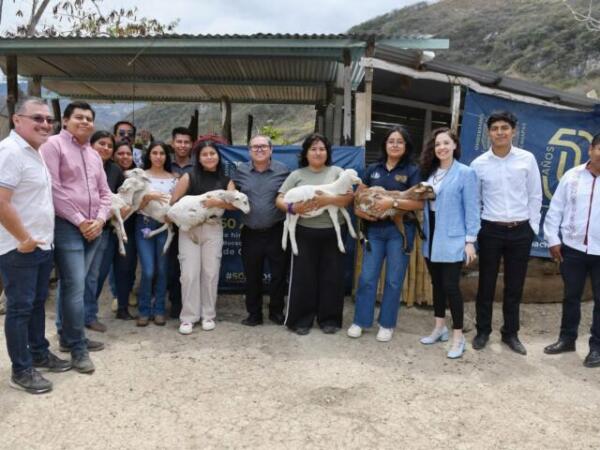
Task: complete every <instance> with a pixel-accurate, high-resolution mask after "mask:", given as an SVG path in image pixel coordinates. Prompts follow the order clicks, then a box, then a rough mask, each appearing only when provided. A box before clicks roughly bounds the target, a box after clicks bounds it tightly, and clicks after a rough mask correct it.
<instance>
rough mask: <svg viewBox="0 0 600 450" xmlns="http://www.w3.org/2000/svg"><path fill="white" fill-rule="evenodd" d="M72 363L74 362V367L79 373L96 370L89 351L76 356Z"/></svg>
mask: <svg viewBox="0 0 600 450" xmlns="http://www.w3.org/2000/svg"><path fill="white" fill-rule="evenodd" d="M71 363H72V364H73V369H75V370H76V371H77V372H79V373H89V374H91V373H93V372H94V370H96V367H94V363H93V362H92V360H91V359H90V355H88V353H87V352H86V353H83V354H82V355H78V356H74V357H73V358H72V359H71Z"/></svg>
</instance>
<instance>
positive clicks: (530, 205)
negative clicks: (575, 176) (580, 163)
mask: <svg viewBox="0 0 600 450" xmlns="http://www.w3.org/2000/svg"><path fill="white" fill-rule="evenodd" d="M516 125H517V118H516V117H515V116H514V115H513V114H512V113H510V112H507V111H500V112H495V113H493V114H492V115H490V117H489V118H488V121H487V128H488V134H489V138H490V141H491V148H490V150H488V151H487V152H485V153H484V154H483V155H481V156H479V157H477V158H476V159H475V160H474V161H473V162H472V163H471V167H472V168H473V169H475V171H476V172H477V177H478V178H479V183H480V189H481V197H480V198H481V202H482V212H481V230H480V231H479V235H478V238H477V241H478V244H479V287H478V290H477V305H476V309H477V335H476V336H475V339H473V348H474V349H475V350H480V349H482V348H484V347H485V345H486V344H487V341H488V340H489V336H490V333H491V332H492V311H493V302H494V294H495V291H496V280H497V278H498V269H499V266H500V259H501V258H502V259H503V260H504V298H503V305H502V311H503V313H504V325H503V327H502V329H501V333H502V342H504V343H505V344H506V345H508V347H509V348H510V349H511V350H512V351H514V352H516V353H519V354H522V355H525V354H527V351H526V350H525V347H524V346H523V344H522V343H521V341H520V340H519V337H518V332H519V307H520V304H521V297H522V295H523V284H524V283H525V276H526V275H527V263H528V262H529V252H530V249H531V243H532V241H533V238H534V236H535V235H537V234H538V231H539V226H540V218H541V207H542V182H541V177H540V170H539V168H538V165H537V162H536V160H535V157H534V156H533V154H532V153H530V152H528V151H526V150H523V149H520V148H517V147H515V146H513V145H512V140H513V137H514V136H515V133H516Z"/></svg>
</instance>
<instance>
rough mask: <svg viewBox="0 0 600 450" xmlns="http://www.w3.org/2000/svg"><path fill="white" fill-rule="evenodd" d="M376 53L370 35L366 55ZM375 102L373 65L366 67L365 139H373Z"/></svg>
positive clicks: (370, 55)
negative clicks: (372, 121) (373, 108)
mask: <svg viewBox="0 0 600 450" xmlns="http://www.w3.org/2000/svg"><path fill="white" fill-rule="evenodd" d="M374 54H375V38H374V37H373V36H371V37H369V40H368V41H367V49H366V51H365V56H366V57H367V58H372V57H373V56H374ZM372 102H373V67H370V66H369V67H365V127H366V133H365V139H366V140H367V141H370V140H371V108H372Z"/></svg>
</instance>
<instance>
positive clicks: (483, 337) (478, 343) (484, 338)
mask: <svg viewBox="0 0 600 450" xmlns="http://www.w3.org/2000/svg"><path fill="white" fill-rule="evenodd" d="M489 339H490V336H489V334H483V333H477V335H476V336H475V338H473V343H472V344H471V346H472V347H473V350H481V349H482V348H484V347H485V346H486V345H487V343H488V340H489Z"/></svg>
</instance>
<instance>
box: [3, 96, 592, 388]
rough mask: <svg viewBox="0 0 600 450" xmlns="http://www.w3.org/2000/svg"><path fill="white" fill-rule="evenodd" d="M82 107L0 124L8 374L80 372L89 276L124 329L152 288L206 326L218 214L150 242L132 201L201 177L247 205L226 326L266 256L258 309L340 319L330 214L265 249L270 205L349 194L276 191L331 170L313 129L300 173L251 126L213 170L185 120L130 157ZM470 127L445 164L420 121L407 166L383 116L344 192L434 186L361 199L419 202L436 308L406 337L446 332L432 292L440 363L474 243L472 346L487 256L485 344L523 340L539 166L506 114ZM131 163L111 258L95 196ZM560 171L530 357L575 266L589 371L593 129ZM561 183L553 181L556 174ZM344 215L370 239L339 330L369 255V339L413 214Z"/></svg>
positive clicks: (185, 190) (253, 292)
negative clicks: (429, 325)
mask: <svg viewBox="0 0 600 450" xmlns="http://www.w3.org/2000/svg"><path fill="white" fill-rule="evenodd" d="M94 118H95V117H94V111H93V109H92V108H91V106H90V105H89V104H87V103H84V102H73V103H71V104H70V105H68V106H67V108H66V109H65V111H64V114H63V118H62V126H61V130H60V132H59V133H58V134H56V135H54V136H51V132H52V126H53V124H54V122H55V121H54V118H53V117H52V115H51V114H50V112H49V109H48V106H47V105H46V104H45V103H44V102H43V101H42V100H39V99H35V98H30V99H27V100H24V101H22V102H21V103H20V104H19V105H18V106H17V109H16V113H15V115H14V116H13V122H14V125H15V128H14V130H13V131H11V133H10V135H9V137H7V138H6V139H5V140H3V141H2V142H1V143H0V225H1V226H0V275H1V276H2V280H3V283H4V286H5V290H6V295H7V316H6V325H5V331H6V340H7V346H8V351H9V355H10V358H11V361H12V365H13V366H12V376H11V385H12V386H14V387H17V388H20V389H23V390H26V391H28V392H32V393H42V392H48V391H50V390H51V389H52V384H51V382H50V381H49V380H47V379H46V378H44V377H43V376H42V375H41V374H40V372H39V370H47V371H52V372H62V371H67V370H69V369H71V368H73V369H75V370H77V371H79V372H81V373H92V372H93V371H94V364H93V362H92V361H91V359H90V357H89V352H90V351H97V350H102V348H103V347H104V346H103V344H102V343H101V342H97V341H93V340H91V339H88V338H86V335H85V328H86V327H87V328H88V329H91V330H94V331H97V332H104V331H105V330H106V325H105V324H103V323H101V322H100V321H99V320H98V317H97V312H98V298H99V296H100V293H101V291H102V288H103V285H104V283H105V280H106V279H109V285H110V289H111V290H112V293H113V296H114V298H115V299H116V305H114V306H115V313H116V318H117V319H122V320H135V321H136V322H135V323H136V325H137V326H140V327H145V326H148V325H149V323H150V322H153V323H154V324H155V325H158V326H162V325H164V324H165V323H166V321H167V310H168V308H167V292H168V293H169V301H170V304H171V306H170V316H171V317H173V318H177V319H179V322H180V325H179V329H178V330H179V332H180V333H181V334H184V335H187V334H190V333H192V332H193V329H194V326H195V325H196V324H200V325H201V327H202V329H203V330H205V331H210V330H213V329H214V328H215V326H216V322H215V319H216V301H217V287H218V279H219V270H220V262H221V255H222V245H223V229H222V224H221V221H220V219H210V220H208V221H207V222H205V223H203V224H201V225H198V226H196V227H194V228H192V229H190V230H189V231H183V230H179V232H178V239H177V241H176V244H173V245H172V246H171V247H170V249H169V251H168V253H166V254H164V255H163V254H162V249H163V246H164V243H165V240H166V232H163V233H159V234H157V235H155V236H153V237H151V238H149V237H148V233H150V232H151V231H152V230H155V229H156V228H158V227H159V226H160V225H162V224H160V223H159V222H157V221H155V220H154V219H153V218H151V217H149V216H147V215H145V214H144V212H143V211H141V210H142V209H143V208H144V206H145V205H147V204H148V202H151V201H158V202H170V203H171V204H173V203H175V202H176V201H177V200H179V199H180V198H181V197H183V196H184V195H200V194H203V193H206V192H209V191H212V190H215V189H229V190H233V189H238V190H240V191H241V192H243V193H245V194H246V195H247V196H248V199H249V203H250V212H249V213H247V214H242V216H241V221H242V230H241V244H242V262H243V267H244V272H245V276H246V291H245V301H246V309H247V313H248V315H247V317H246V318H245V319H244V320H243V321H242V324H243V325H246V326H258V325H261V324H262V323H263V304H262V297H263V295H262V292H263V291H262V289H263V269H264V265H265V262H268V265H269V268H270V272H271V279H270V285H269V289H270V292H269V294H270V303H269V313H268V318H269V320H270V321H272V322H274V323H276V324H278V325H285V326H286V327H287V328H288V329H290V330H291V331H293V332H295V333H297V334H298V335H306V334H308V333H309V332H310V330H311V328H312V327H313V325H314V322H315V320H316V322H317V324H318V326H319V327H320V328H321V330H322V331H323V332H324V333H326V334H333V333H336V332H337V331H339V330H340V329H341V327H342V316H343V306H344V268H345V258H344V254H343V253H341V252H340V250H339V249H338V246H337V238H336V233H335V230H334V227H333V223H332V221H331V219H330V217H329V216H328V215H327V214H322V215H319V216H316V217H311V218H305V217H300V219H299V221H298V227H297V230H296V239H297V243H298V250H299V251H298V254H297V255H289V254H288V253H286V252H285V251H284V250H283V249H282V246H281V238H282V233H283V220H284V218H285V215H286V214H292V215H293V214H299V215H303V214H305V213H308V212H311V211H314V210H317V209H320V208H323V207H326V206H330V205H332V206H336V207H338V208H346V207H348V206H350V204H351V203H352V201H353V197H354V193H353V192H352V191H349V192H347V193H344V194H340V195H328V194H324V193H323V194H318V195H316V196H315V197H314V198H312V199H310V200H307V201H302V202H296V203H286V202H285V201H284V195H285V193H286V192H287V191H289V190H290V189H292V188H294V187H297V186H302V185H320V184H327V183H331V182H333V181H335V180H336V179H337V178H338V176H339V174H340V173H341V172H342V169H341V168H340V167H336V166H334V165H333V164H332V148H331V145H330V143H329V141H328V140H327V139H326V138H325V137H324V136H321V135H319V134H312V135H310V136H308V137H307V138H306V139H305V140H304V142H303V144H302V150H301V152H300V155H299V168H298V169H296V170H294V171H291V172H290V170H289V168H287V167H286V166H285V165H284V164H282V163H280V162H278V161H276V160H274V159H273V158H272V145H271V142H270V140H269V138H268V137H265V136H255V137H253V138H252V139H251V141H250V142H249V146H248V150H249V161H248V162H247V163H241V164H239V165H237V167H236V169H235V170H234V171H233V172H232V174H231V178H230V177H228V176H226V175H225V171H224V170H223V161H222V157H221V155H220V152H219V149H218V147H217V145H215V144H214V143H212V142H204V141H199V142H196V143H195V144H194V143H193V141H192V135H191V133H190V132H189V130H187V129H186V128H176V129H174V130H173V132H172V141H171V144H170V145H169V144H166V143H164V142H158V141H152V142H150V143H149V144H148V146H147V148H146V149H145V151H143V152H141V153H140V151H139V149H136V148H134V147H133V142H134V139H135V133H136V129H135V126H134V125H133V124H131V123H129V122H126V121H122V122H118V123H117V124H115V126H114V129H113V131H112V133H110V132H107V131H96V132H95V133H94ZM487 126H488V132H489V137H490V142H491V148H490V150H489V151H487V152H486V153H484V154H482V155H481V156H479V157H478V158H477V159H476V160H475V161H473V163H472V164H471V167H468V166H466V165H464V164H462V163H460V162H459V161H458V160H459V158H460V142H459V140H458V138H457V136H456V135H455V134H454V133H453V132H452V131H451V130H449V129H447V128H442V129H438V130H435V131H434V132H433V133H432V137H431V139H430V141H429V142H428V143H427V145H426V146H425V148H424V150H423V151H422V152H421V155H420V164H417V163H415V162H414V160H415V156H416V155H415V149H414V147H413V145H412V143H411V140H410V137H409V135H408V134H407V132H406V131H405V130H404V129H403V128H401V127H394V128H392V129H390V130H389V131H388V133H387V134H386V136H385V139H384V141H383V145H382V152H381V158H380V160H379V161H378V162H377V163H375V164H373V165H371V166H369V167H368V168H367V170H366V172H365V174H364V176H363V184H362V185H361V186H359V188H358V189H364V188H365V187H371V186H380V187H383V188H385V189H386V190H397V191H404V190H407V189H409V188H411V187H412V186H414V185H416V184H417V183H419V182H421V181H426V182H427V183H429V184H430V185H431V186H432V187H433V189H434V191H435V193H436V198H435V200H427V201H424V202H422V201H414V200H391V199H383V200H379V201H378V202H377V203H376V205H375V208H376V209H377V210H378V211H381V212H383V211H388V210H393V209H397V210H404V211H406V210H420V209H423V210H424V214H423V217H424V223H423V225H424V239H423V244H422V245H423V254H424V256H425V258H426V263H427V267H428V270H429V272H430V274H431V279H432V285H433V300H434V316H435V321H434V328H433V330H432V332H431V333H430V334H429V335H427V336H424V337H423V338H421V343H423V344H425V345H431V344H435V343H436V342H440V341H447V340H448V339H449V331H448V328H447V326H446V323H445V315H446V306H447V305H449V307H450V311H451V315H452V329H453V332H452V344H451V347H450V350H449V351H448V353H447V356H448V357H449V358H459V357H461V356H462V355H463V353H464V351H465V345H466V344H465V338H464V335H463V299H462V295H461V292H460V287H459V280H460V273H461V268H462V266H463V264H465V263H466V264H470V263H471V262H473V261H474V260H475V259H476V257H477V250H476V246H477V247H478V249H479V256H480V263H479V271H480V278H479V290H478V295H477V335H476V336H475V338H474V340H473V344H472V346H473V348H474V349H477V350H480V349H482V348H484V347H485V345H486V343H487V341H488V339H489V335H490V333H491V331H492V328H491V318H492V302H493V298H494V292H495V286H496V279H497V276H498V270H499V263H500V259H501V258H503V260H504V286H505V288H504V299H503V313H504V325H503V327H502V330H501V333H502V341H503V342H504V343H505V344H506V345H508V347H509V348H510V349H511V350H513V351H515V352H517V353H521V354H525V353H526V350H525V347H524V346H523V344H522V343H521V342H520V340H519V338H518V331H519V305H520V301H521V296H522V289H523V284H524V280H525V275H526V270H527V261H528V256H529V249H530V247H531V243H532V240H533V238H534V236H535V235H536V234H537V233H538V231H539V230H538V229H539V223H540V209H541V200H542V191H541V180H540V173H539V169H538V167H537V164H536V161H535V158H534V157H533V155H532V154H531V153H529V152H527V151H525V150H522V149H519V148H517V147H515V146H513V145H512V140H513V137H514V134H515V129H516V118H515V117H514V116H513V115H512V114H510V113H508V112H499V113H494V114H492V115H491V116H490V117H489V119H488V123H487ZM192 155H193V156H192ZM138 165H139V166H141V167H142V168H143V169H144V170H145V174H146V176H147V178H148V179H149V182H150V186H151V189H150V191H149V192H148V193H146V194H145V195H144V197H143V199H142V205H141V206H140V211H138V213H137V214H132V215H131V216H130V217H129V218H128V219H127V220H126V222H125V229H126V233H127V236H128V239H127V243H126V247H125V248H126V254H125V255H121V254H119V253H118V252H117V241H116V238H115V236H114V233H113V232H112V230H111V229H110V226H109V225H107V221H108V219H109V218H110V204H111V192H113V193H114V192H116V191H117V190H118V188H119V186H120V185H121V184H122V183H123V181H124V174H123V173H124V172H125V171H127V170H129V169H132V168H134V167H137V166H138ZM572 171H576V172H573V173H574V174H575V175H572V172H571V171H569V172H567V174H565V176H564V177H563V180H561V184H560V185H559V188H558V190H557V200H556V202H555V201H554V200H553V203H552V205H551V207H550V211H549V212H548V218H547V222H546V228H547V229H546V235H547V236H548V240H549V244H550V246H551V247H550V250H551V253H552V255H553V256H554V257H556V258H561V260H562V273H563V277H564V278H565V286H566V287H565V299H566V300H565V308H564V314H563V324H562V328H561V335H560V339H559V341H558V342H557V343H555V344H553V345H551V346H549V347H547V348H546V352H547V353H560V352H562V351H570V350H574V348H575V344H574V343H575V339H576V337H577V327H578V325H579V302H580V299H581V292H582V289H583V282H584V281H585V273H588V272H589V273H591V275H592V279H593V280H595V281H594V284H593V286H594V293H595V302H596V303H595V310H594V311H595V312H594V322H593V325H592V339H591V340H590V354H589V355H588V357H587V358H586V361H585V364H586V365H587V366H589V367H596V366H600V353H599V350H600V312H599V311H600V294H598V293H599V292H600V290H598V289H597V287H596V284H597V283H598V280H599V279H600V277H598V274H596V273H595V271H596V270H598V267H599V266H598V258H600V256H598V255H599V254H600V253H598V248H597V247H598V242H597V241H596V239H597V238H598V237H599V236H600V235H599V234H598V232H597V231H598V230H597V227H598V226H600V225H594V223H595V224H598V223H600V221H595V222H593V221H591V219H593V218H594V215H597V208H596V209H594V206H595V205H594V203H593V202H592V198H593V193H594V190H595V189H596V188H595V177H596V175H597V174H598V173H600V136H596V137H595V138H594V141H592V144H591V147H590V161H589V162H588V163H587V164H585V165H583V166H581V167H579V168H574V169H572ZM566 180H568V181H566ZM563 182H564V183H569V184H568V187H564V186H563ZM596 198H598V197H596ZM586 200H587V201H588V202H587V203H586ZM561 202H562V203H561ZM566 205H569V206H566ZM204 206H206V207H217V208H224V209H234V207H233V206H232V205H231V204H228V203H225V202H223V201H221V200H217V199H209V200H207V201H206V202H205V205H204ZM129 213H130V211H128V210H127V208H124V210H123V211H121V214H122V215H123V216H127V215H129ZM355 213H356V215H357V216H359V217H360V218H361V219H363V220H364V221H365V222H366V224H367V226H366V234H367V238H368V241H369V248H366V247H365V248H364V249H363V261H362V268H361V273H360V276H359V281H358V286H357V290H356V308H355V313H354V318H353V321H352V324H351V326H350V327H349V328H348V330H347V334H348V336H350V337H352V338H358V337H360V336H361V335H362V334H363V331H364V330H365V329H368V328H370V327H371V326H372V325H373V322H374V312H375V304H376V296H377V284H378V279H379V277H380V273H381V269H382V266H383V263H384V261H385V264H386V275H385V283H384V291H383V297H382V299H381V307H380V310H379V317H378V324H379V330H378V332H377V335H376V339H377V340H378V341H382V342H386V341H389V340H390V339H392V336H393V332H394V329H395V327H396V324H397V318H398V310H399V306H400V297H401V291H402V285H403V283H404V277H405V274H406V269H407V266H408V262H409V253H410V251H411V250H412V247H413V242H414V234H415V224H414V223H412V222H406V223H405V231H406V232H405V234H404V235H403V234H401V233H400V232H399V230H398V229H397V228H396V226H395V224H394V223H393V222H392V221H390V220H378V219H377V218H376V217H375V216H371V215H369V214H366V213H364V212H361V211H358V210H356V211H355ZM338 220H339V222H340V224H341V225H342V233H344V235H345V234H346V230H347V226H346V224H345V222H344V218H343V216H342V215H341V214H339V217H338ZM590 224H591V225H590ZM583 228H585V236H584V235H583V234H582V232H583V231H582V230H583ZM559 230H560V231H562V236H563V239H564V240H563V241H562V242H563V243H562V244H561V239H560V237H559ZM580 235H581V236H580ZM581 237H583V238H584V239H583V241H582V240H581V239H580V238H581ZM405 239H406V242H405ZM580 241H581V242H580ZM561 249H562V251H561ZM138 259H139V263H140V267H141V270H140V273H141V280H140V288H139V292H138V296H137V303H138V316H137V317H133V316H132V315H131V314H130V311H129V307H130V305H131V303H132V302H131V297H132V295H131V292H132V289H133V286H134V281H135V276H136V264H137V261H138ZM53 261H54V262H55V265H56V268H57V270H58V275H59V288H58V293H57V302H56V304H57V315H56V318H57V319H56V322H57V330H58V335H59V339H60V342H59V344H60V350H61V351H65V352H70V353H71V360H70V361H68V360H63V359H61V358H58V357H57V356H56V355H54V354H53V353H51V352H50V351H49V343H48V341H47V340H46V339H45V337H44V336H45V329H44V317H45V316H44V303H45V300H46V297H47V294H48V279H49V276H50V271H51V270H52V266H53ZM586 271H587V272H586ZM288 273H289V283H288ZM582 273H583V275H582ZM567 280H568V283H567ZM567 284H569V287H567ZM286 288H287V292H286ZM286 294H287V297H288V301H287V308H285V297H286Z"/></svg>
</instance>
